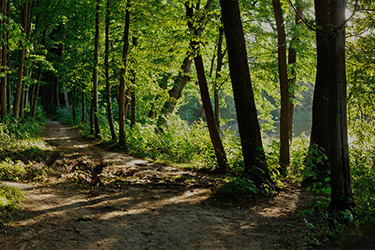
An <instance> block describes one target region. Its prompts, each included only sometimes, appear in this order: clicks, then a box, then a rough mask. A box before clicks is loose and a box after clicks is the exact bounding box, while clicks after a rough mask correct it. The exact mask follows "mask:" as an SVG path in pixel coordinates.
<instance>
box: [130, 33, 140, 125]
mask: <svg viewBox="0 0 375 250" xmlns="http://www.w3.org/2000/svg"><path fill="white" fill-rule="evenodd" d="M137 45H138V39H137V37H133V46H134V47H137ZM134 63H135V60H134V59H133V60H132V64H134ZM130 80H131V82H132V86H131V91H130V98H131V101H130V114H131V116H130V128H134V126H135V123H136V121H137V117H136V111H137V109H136V101H135V87H136V84H137V82H136V72H135V70H134V69H132V70H131V79H130Z"/></svg>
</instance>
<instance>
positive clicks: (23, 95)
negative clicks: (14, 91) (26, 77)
mask: <svg viewBox="0 0 375 250" xmlns="http://www.w3.org/2000/svg"><path fill="white" fill-rule="evenodd" d="M26 91H27V89H25V84H24V83H22V90H21V100H20V112H19V117H20V118H23V117H24V114H25V105H26Z"/></svg>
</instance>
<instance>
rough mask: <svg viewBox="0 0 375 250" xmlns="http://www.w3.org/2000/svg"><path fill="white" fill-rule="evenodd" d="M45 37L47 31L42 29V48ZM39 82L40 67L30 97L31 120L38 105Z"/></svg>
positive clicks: (40, 76) (40, 77) (40, 78)
mask: <svg viewBox="0 0 375 250" xmlns="http://www.w3.org/2000/svg"><path fill="white" fill-rule="evenodd" d="M46 35H47V29H44V31H43V39H42V45H43V46H44V45H45V44H46ZM41 80H42V66H41V65H39V69H38V77H37V81H38V83H37V86H36V88H35V91H34V94H33V95H32V98H31V105H30V112H31V116H32V118H33V119H34V118H35V110H36V106H37V103H38V96H39V88H40V82H41Z"/></svg>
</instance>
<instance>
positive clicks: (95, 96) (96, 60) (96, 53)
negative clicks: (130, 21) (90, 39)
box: [92, 0, 101, 138]
mask: <svg viewBox="0 0 375 250" xmlns="http://www.w3.org/2000/svg"><path fill="white" fill-rule="evenodd" d="M100 2H101V0H97V1H96V20H95V48H94V70H93V77H92V79H93V90H92V91H93V94H92V96H93V98H92V101H93V105H92V107H93V109H94V127H95V138H100V128H99V117H98V111H99V107H98V106H99V105H98V99H99V98H98V93H99V90H98V71H99V35H100V33H99V25H100Z"/></svg>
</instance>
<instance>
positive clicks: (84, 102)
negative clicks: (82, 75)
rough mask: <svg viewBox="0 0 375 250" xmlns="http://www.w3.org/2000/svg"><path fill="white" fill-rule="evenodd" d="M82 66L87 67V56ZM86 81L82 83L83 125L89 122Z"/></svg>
mask: <svg viewBox="0 0 375 250" xmlns="http://www.w3.org/2000/svg"><path fill="white" fill-rule="evenodd" d="M82 65H83V66H84V65H85V55H83V60H82ZM85 88H86V86H85V81H82V92H81V105H82V119H81V121H82V123H83V124H85V123H86V121H87V117H86V91H85Z"/></svg>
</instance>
